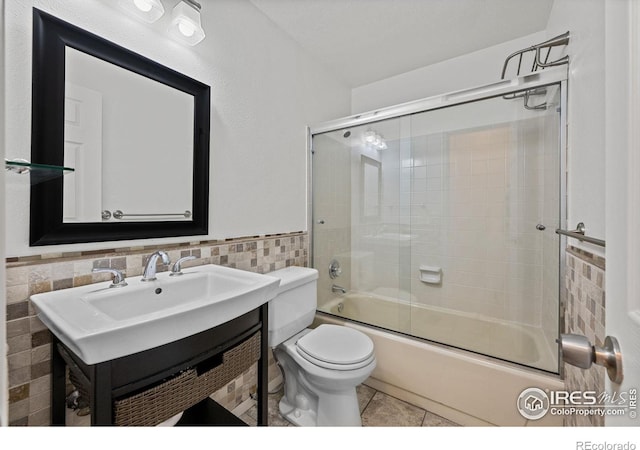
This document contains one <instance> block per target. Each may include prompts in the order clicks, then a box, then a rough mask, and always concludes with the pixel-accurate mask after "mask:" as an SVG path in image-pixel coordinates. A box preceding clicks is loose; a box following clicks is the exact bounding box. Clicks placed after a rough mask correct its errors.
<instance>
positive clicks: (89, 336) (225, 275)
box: [31, 264, 279, 364]
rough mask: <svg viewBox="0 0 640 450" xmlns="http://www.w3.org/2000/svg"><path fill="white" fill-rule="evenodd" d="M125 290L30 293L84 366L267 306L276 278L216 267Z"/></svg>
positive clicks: (97, 287)
mask: <svg viewBox="0 0 640 450" xmlns="http://www.w3.org/2000/svg"><path fill="white" fill-rule="evenodd" d="M141 278H142V277H132V278H128V279H127V280H126V281H127V283H128V285H127V286H123V287H118V288H112V287H110V285H111V283H110V282H105V283H97V284H92V285H87V286H81V287H77V288H72V289H64V290H59V291H54V292H47V293H43V294H37V295H33V296H31V301H32V302H33V303H34V305H35V307H36V310H37V313H38V317H39V318H40V320H42V322H43V323H44V324H45V325H47V327H49V329H50V330H51V331H52V332H53V334H54V335H56V337H58V338H59V339H60V341H61V342H62V343H63V344H64V345H65V346H66V347H68V348H69V349H70V350H71V351H72V352H73V353H75V354H76V355H77V356H79V357H80V359H82V361H83V362H84V363H86V364H96V363H100V362H103V361H108V360H112V359H115V358H120V357H123V356H126V355H130V354H134V353H137V352H141V351H144V350H148V349H151V348H154V347H158V346H161V345H164V344H168V343H170V342H174V341H177V340H179V339H183V338H186V337H188V336H191V335H194V334H196V333H199V332H202V331H205V330H208V329H211V328H214V327H216V326H218V325H220V324H223V323H225V322H228V321H230V320H232V319H235V318H237V317H240V316H242V315H243V314H245V313H247V312H249V311H252V310H254V309H255V308H258V307H259V306H261V305H263V304H265V303H267V302H268V301H269V300H271V299H272V298H273V297H274V296H275V295H276V290H277V287H278V284H279V279H278V278H274V277H269V276H267V275H261V274H257V273H252V272H246V271H243V270H238V269H232V268H228V267H222V266H217V265H211V264H210V265H205V266H198V267H192V268H189V269H185V270H184V271H183V274H182V275H180V276H170V275H169V273H168V272H164V273H160V274H158V276H157V279H156V280H154V281H141Z"/></svg>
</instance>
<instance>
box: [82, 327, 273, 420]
mask: <svg viewBox="0 0 640 450" xmlns="http://www.w3.org/2000/svg"><path fill="white" fill-rule="evenodd" d="M259 359H260V333H256V334H254V335H253V336H252V337H250V338H249V339H247V340H246V341H244V342H243V343H241V344H240V345H237V346H236V347H234V348H232V349H230V350H228V351H226V352H225V353H224V354H223V357H222V364H220V365H219V366H217V367H214V368H213V369H211V370H209V371H207V372H205V373H203V374H201V375H199V376H198V374H197V373H196V370H195V369H187V370H185V371H183V372H181V373H179V374H178V375H176V376H174V377H173V378H171V379H169V380H167V381H165V382H163V383H161V384H159V385H156V386H154V387H152V388H150V389H147V390H146V391H143V392H139V393H137V394H135V395H132V396H130V397H126V398H122V399H117V400H115V401H114V405H113V406H114V408H113V409H114V425H120V426H154V425H157V424H159V423H161V422H164V421H165V420H167V419H169V418H170V417H173V416H175V415H176V414H178V413H179V412H181V411H184V410H185V409H187V408H189V407H191V406H193V405H195V404H196V403H199V402H200V401H202V400H204V399H205V398H207V397H208V396H210V395H211V394H212V393H214V392H215V391H217V390H218V389H220V388H221V387H223V386H224V385H225V384H227V383H229V382H230V381H232V380H233V379H234V378H236V377H238V376H239V375H241V374H242V373H243V372H245V371H246V370H247V369H249V367H251V365H252V364H253V363H254V362H256V361H258V360H259ZM76 387H78V386H76Z"/></svg>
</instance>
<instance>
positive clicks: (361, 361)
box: [296, 324, 375, 370]
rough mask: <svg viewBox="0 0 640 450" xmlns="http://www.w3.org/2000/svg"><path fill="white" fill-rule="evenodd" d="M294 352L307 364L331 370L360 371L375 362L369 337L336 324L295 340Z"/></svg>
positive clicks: (315, 330)
mask: <svg viewBox="0 0 640 450" xmlns="http://www.w3.org/2000/svg"><path fill="white" fill-rule="evenodd" d="M296 350H297V352H298V354H299V355H300V356H302V357H303V358H304V359H306V360H307V361H309V362H310V363H312V364H314V365H316V366H319V367H323V368H326V369H333V370H355V369H359V368H361V367H365V366H367V365H368V364H370V363H371V362H372V361H373V360H374V359H375V357H374V353H373V342H372V341H371V339H370V338H369V336H367V335H366V334H364V333H361V332H360V331H358V330H354V329H352V328H348V327H345V326H339V325H329V324H323V325H320V326H319V327H318V328H316V329H314V330H312V331H311V332H309V333H307V334H305V335H304V336H302V337H301V338H300V339H298V341H297V342H296Z"/></svg>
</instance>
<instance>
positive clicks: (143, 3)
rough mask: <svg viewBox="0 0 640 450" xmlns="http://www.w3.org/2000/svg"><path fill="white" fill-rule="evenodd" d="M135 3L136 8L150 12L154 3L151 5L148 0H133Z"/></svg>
mask: <svg viewBox="0 0 640 450" xmlns="http://www.w3.org/2000/svg"><path fill="white" fill-rule="evenodd" d="M133 4H134V5H136V8H138V9H139V10H140V11H143V12H149V11H151V8H152V7H153V5H151V2H149V1H148V0H133Z"/></svg>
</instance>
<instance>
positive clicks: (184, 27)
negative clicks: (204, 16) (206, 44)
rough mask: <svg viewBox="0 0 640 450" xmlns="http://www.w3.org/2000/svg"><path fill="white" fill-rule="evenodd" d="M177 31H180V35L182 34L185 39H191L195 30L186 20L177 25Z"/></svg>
mask: <svg viewBox="0 0 640 450" xmlns="http://www.w3.org/2000/svg"><path fill="white" fill-rule="evenodd" d="M178 30H180V33H182V34H184V35H185V36H186V37H191V36H193V33H195V32H196V28H195V27H194V26H193V24H191V23H189V22H187V21H186V20H181V21H180V22H179V23H178Z"/></svg>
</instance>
